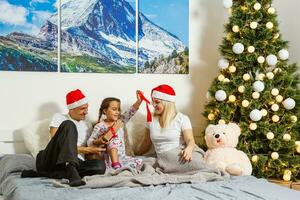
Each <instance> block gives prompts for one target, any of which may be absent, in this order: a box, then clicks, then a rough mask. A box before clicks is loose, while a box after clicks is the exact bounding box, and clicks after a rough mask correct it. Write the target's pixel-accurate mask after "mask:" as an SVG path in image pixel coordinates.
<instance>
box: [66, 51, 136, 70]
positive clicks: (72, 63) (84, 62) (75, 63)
mask: <svg viewBox="0 0 300 200" xmlns="http://www.w3.org/2000/svg"><path fill="white" fill-rule="evenodd" d="M61 71H62V72H92V73H135V71H136V69H135V66H121V65H118V64H116V63H113V62H111V61H109V60H106V59H101V58H97V57H92V56H88V55H82V56H74V55H70V54H62V55H61Z"/></svg>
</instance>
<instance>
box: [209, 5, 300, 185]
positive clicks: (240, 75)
mask: <svg viewBox="0 0 300 200" xmlns="http://www.w3.org/2000/svg"><path fill="white" fill-rule="evenodd" d="M223 5H224V7H225V8H227V9H228V11H229V13H230V17H229V22H228V23H227V24H225V36H224V38H223V42H222V44H221V45H220V47H219V49H220V52H221V56H222V58H221V59H220V60H219V62H218V66H219V68H220V74H219V75H218V77H217V78H216V79H215V80H214V81H213V83H212V85H211V87H210V88H209V91H208V95H209V96H210V99H209V100H208V103H207V105H206V107H205V111H204V115H205V117H207V119H208V123H210V124H222V123H223V124H224V123H228V122H236V123H238V124H239V126H240V128H241V130H242V135H241V136H240V138H239V144H238V147H237V148H238V149H240V150H242V151H244V152H245V153H246V154H247V155H248V156H249V158H250V160H251V162H252V166H253V172H252V174H253V175H254V176H256V177H265V178H277V179H283V180H285V181H290V180H297V179H299V178H300V124H299V121H297V120H298V119H299V108H300V92H299V89H298V83H299V75H298V74H297V66H296V64H289V63H288V57H289V52H288V51H287V47H288V43H287V42H286V41H284V40H283V39H282V37H281V34H280V31H279V28H278V22H277V20H276V19H277V13H276V10H275V9H274V8H273V7H272V0H233V1H232V0H223Z"/></svg>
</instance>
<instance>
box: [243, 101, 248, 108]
mask: <svg viewBox="0 0 300 200" xmlns="http://www.w3.org/2000/svg"><path fill="white" fill-rule="evenodd" d="M242 106H243V107H244V108H247V107H248V106H249V101H248V100H243V101H242Z"/></svg>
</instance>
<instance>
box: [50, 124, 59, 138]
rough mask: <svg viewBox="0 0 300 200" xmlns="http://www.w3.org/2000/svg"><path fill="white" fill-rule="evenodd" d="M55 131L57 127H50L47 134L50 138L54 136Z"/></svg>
mask: <svg viewBox="0 0 300 200" xmlns="http://www.w3.org/2000/svg"><path fill="white" fill-rule="evenodd" d="M57 129H58V128H57V127H52V126H51V127H50V130H49V133H50V137H51V138H53V137H54V135H55V133H56V131H57Z"/></svg>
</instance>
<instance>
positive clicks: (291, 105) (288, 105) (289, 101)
mask: <svg viewBox="0 0 300 200" xmlns="http://www.w3.org/2000/svg"><path fill="white" fill-rule="evenodd" d="M282 104H283V107H284V108H285V109H287V110H292V109H293V108H295V106H296V102H295V100H294V99H292V98H287V99H285V100H284V101H283V102H282Z"/></svg>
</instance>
